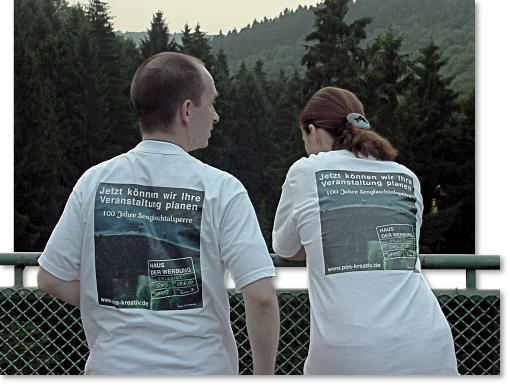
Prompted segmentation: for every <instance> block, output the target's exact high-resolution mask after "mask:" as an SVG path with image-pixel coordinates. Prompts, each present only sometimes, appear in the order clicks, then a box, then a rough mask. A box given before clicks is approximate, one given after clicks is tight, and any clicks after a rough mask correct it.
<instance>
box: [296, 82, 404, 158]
mask: <svg viewBox="0 0 510 385" xmlns="http://www.w3.org/2000/svg"><path fill="white" fill-rule="evenodd" d="M352 112H356V113H358V114H361V115H364V114H365V112H364V110H363V104H361V102H360V100H359V99H358V98H357V97H356V95H354V94H353V93H352V92H350V91H348V90H345V89H343V88H337V87H325V88H321V89H320V90H319V91H317V92H316V93H315V94H314V95H313V96H312V97H311V98H310V99H309V100H308V102H307V103H306V105H305V108H304V109H303V111H302V112H301V114H300V115H299V125H300V126H301V128H302V129H303V130H305V132H306V133H307V134H309V133H310V128H309V125H310V124H313V125H314V126H315V127H316V128H321V129H323V130H326V131H327V132H328V133H329V134H330V135H331V136H332V137H333V138H334V142H333V146H332V150H338V149H339V148H340V147H344V148H345V149H346V150H348V151H350V152H352V153H353V154H354V155H356V157H359V154H363V155H364V156H367V157H368V156H373V157H374V158H375V159H377V160H394V159H395V158H396V157H397V155H398V151H397V150H396V149H395V148H393V146H392V145H391V143H390V142H389V141H388V140H387V139H385V138H383V137H382V136H381V135H379V134H378V133H376V132H375V131H373V128H372V127H371V128H370V129H369V130H366V129H362V128H358V127H356V126H354V125H353V124H351V123H350V122H348V121H347V115H348V114H350V113H352Z"/></svg>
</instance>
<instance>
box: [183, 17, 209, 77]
mask: <svg viewBox="0 0 510 385" xmlns="http://www.w3.org/2000/svg"><path fill="white" fill-rule="evenodd" d="M180 49H181V52H182V53H185V54H188V55H191V56H194V57H196V58H199V59H200V60H202V61H203V62H204V64H205V68H207V69H208V70H209V71H211V69H212V67H213V64H214V55H213V54H212V52H211V44H210V42H209V38H208V37H207V36H206V33H205V32H202V31H201V30H200V24H197V25H196V26H195V30H194V31H193V32H191V29H190V27H189V26H188V24H186V25H185V26H184V30H183V31H182V36H181V47H180ZM213 77H214V76H213Z"/></svg>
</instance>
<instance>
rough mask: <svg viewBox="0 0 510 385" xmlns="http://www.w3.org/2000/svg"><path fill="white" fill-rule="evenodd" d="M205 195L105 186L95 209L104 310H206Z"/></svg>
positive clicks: (99, 286)
mask: <svg viewBox="0 0 510 385" xmlns="http://www.w3.org/2000/svg"><path fill="white" fill-rule="evenodd" d="M203 201H204V192H203V191H197V190H190V189H182V188H170V187H153V186H142V185H135V184H113V183H101V184H100V185H99V186H98V188H97V190H96V198H95V206H94V242H95V254H96V256H95V262H96V281H97V295H98V301H99V304H100V305H105V306H113V307H116V308H124V309H125V308H142V309H149V310H185V309H194V308H201V307H203V303H202V273H201V268H200V225H201V220H202V206H203Z"/></svg>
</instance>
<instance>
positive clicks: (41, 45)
mask: <svg viewBox="0 0 510 385" xmlns="http://www.w3.org/2000/svg"><path fill="white" fill-rule="evenodd" d="M62 6H63V4H62V2H60V1H50V0H39V1H36V0H17V1H15V3H14V37H15V39H14V90H15V92H14V230H15V235H14V249H15V251H38V250H42V248H43V247H44V245H45V244H46V241H47V239H48V237H49V235H50V234H51V229H52V228H50V226H48V223H50V224H53V225H54V224H55V223H56V221H57V220H58V217H59V215H60V212H61V205H60V204H61V200H62V198H63V196H64V195H65V193H66V192H65V191H63V189H62V187H61V185H60V180H59V165H60V163H61V161H62V151H61V150H60V148H59V146H58V141H57V132H56V131H55V127H56V126H57V125H58V123H59V120H60V118H61V113H60V107H59V105H60V100H59V96H58V90H57V89H56V87H55V85H54V81H55V78H56V77H58V73H57V72H56V71H55V68H54V67H53V63H54V59H55V57H56V56H58V52H59V46H58V36H59V34H60V32H61V23H60V19H59V17H58V13H59V11H60V8H61V7H62Z"/></svg>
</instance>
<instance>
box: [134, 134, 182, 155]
mask: <svg viewBox="0 0 510 385" xmlns="http://www.w3.org/2000/svg"><path fill="white" fill-rule="evenodd" d="M144 140H157V141H160V142H168V143H172V144H175V145H177V146H179V147H181V148H182V149H183V150H184V151H186V152H188V150H187V149H186V148H185V146H184V143H182V142H183V141H182V140H179V138H178V137H177V136H176V135H171V134H168V133H165V132H160V131H157V132H153V133H150V134H146V133H144V134H142V141H144Z"/></svg>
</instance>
